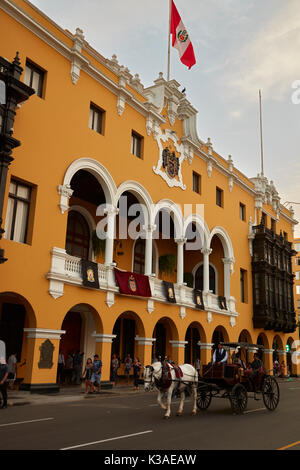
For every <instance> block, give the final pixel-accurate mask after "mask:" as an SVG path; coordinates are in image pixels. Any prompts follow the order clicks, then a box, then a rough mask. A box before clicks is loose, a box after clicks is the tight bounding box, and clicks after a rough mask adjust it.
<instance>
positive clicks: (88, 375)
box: [83, 357, 94, 394]
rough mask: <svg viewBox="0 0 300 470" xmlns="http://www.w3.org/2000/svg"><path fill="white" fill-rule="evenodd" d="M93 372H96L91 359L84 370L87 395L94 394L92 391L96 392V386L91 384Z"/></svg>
mask: <svg viewBox="0 0 300 470" xmlns="http://www.w3.org/2000/svg"><path fill="white" fill-rule="evenodd" d="M93 370H94V366H93V361H92V359H91V358H90V357H89V358H88V359H87V361H86V365H85V369H84V372H83V377H84V380H85V393H86V394H88V393H92V391H94V385H93V384H92V382H91V379H92V375H93ZM89 389H90V392H89Z"/></svg>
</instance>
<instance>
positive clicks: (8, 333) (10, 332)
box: [0, 292, 36, 362]
mask: <svg viewBox="0 0 300 470" xmlns="http://www.w3.org/2000/svg"><path fill="white" fill-rule="evenodd" d="M35 327H36V317H35V314H34V311H33V309H32V307H31V305H30V304H29V302H28V301H27V300H26V299H25V298H24V297H22V296H21V295H19V294H16V293H13V292H4V293H2V294H0V340H2V341H4V343H5V345H6V358H8V357H9V356H10V355H11V354H14V353H17V360H18V362H22V361H23V359H25V358H26V347H27V342H26V336H25V334H24V328H35Z"/></svg>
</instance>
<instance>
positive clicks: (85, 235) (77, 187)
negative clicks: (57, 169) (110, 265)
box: [66, 169, 106, 260]
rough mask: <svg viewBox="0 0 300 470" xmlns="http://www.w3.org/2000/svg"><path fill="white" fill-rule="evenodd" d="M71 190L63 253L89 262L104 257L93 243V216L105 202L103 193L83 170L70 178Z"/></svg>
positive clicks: (94, 238)
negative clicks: (96, 257) (64, 251)
mask: <svg viewBox="0 0 300 470" xmlns="http://www.w3.org/2000/svg"><path fill="white" fill-rule="evenodd" d="M70 186H71V188H72V190H73V194H72V196H71V199H70V202H69V207H70V208H69V213H68V221H67V234H66V252H67V253H68V254H69V255H71V256H76V257H78V258H83V259H91V260H92V259H93V257H94V255H95V256H100V255H101V256H102V257H104V253H102V252H99V250H97V245H99V244H97V243H96V242H95V240H96V241H97V237H95V230H96V225H97V223H96V212H97V208H98V206H100V205H104V204H105V202H106V198H105V193H104V190H103V188H102V186H101V184H100V183H99V181H98V179H97V178H96V177H95V176H94V175H93V174H92V173H90V172H89V171H87V170H84V169H80V170H78V171H77V172H76V173H75V174H74V175H73V177H72V179H71V182H70ZM99 220H100V219H99Z"/></svg>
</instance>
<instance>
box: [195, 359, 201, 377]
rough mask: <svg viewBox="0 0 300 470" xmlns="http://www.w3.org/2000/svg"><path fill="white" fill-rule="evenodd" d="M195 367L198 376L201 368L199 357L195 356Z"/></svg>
mask: <svg viewBox="0 0 300 470" xmlns="http://www.w3.org/2000/svg"><path fill="white" fill-rule="evenodd" d="M195 369H196V371H197V373H198V376H199V375H200V369H201V361H200V358H199V357H197V359H196V361H195Z"/></svg>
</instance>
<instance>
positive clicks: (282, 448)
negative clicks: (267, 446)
mask: <svg viewBox="0 0 300 470" xmlns="http://www.w3.org/2000/svg"><path fill="white" fill-rule="evenodd" d="M298 444H300V441H297V442H293V444H289V445H288V446H284V447H281V448H280V449H277V450H286V449H289V448H290V447H295V446H296V445H298Z"/></svg>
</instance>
